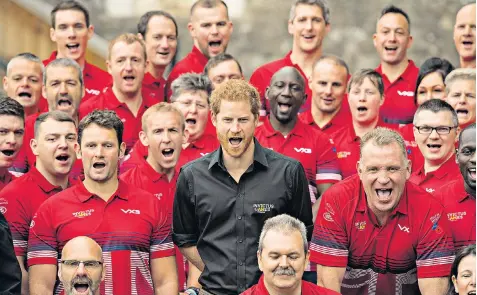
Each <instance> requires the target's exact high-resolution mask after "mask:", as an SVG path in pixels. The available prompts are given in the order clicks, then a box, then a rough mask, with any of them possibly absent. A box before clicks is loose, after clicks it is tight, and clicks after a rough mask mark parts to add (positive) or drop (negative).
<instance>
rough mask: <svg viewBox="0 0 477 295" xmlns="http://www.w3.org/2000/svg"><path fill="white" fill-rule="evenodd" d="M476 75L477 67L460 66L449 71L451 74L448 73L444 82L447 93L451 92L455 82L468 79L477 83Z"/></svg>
mask: <svg viewBox="0 0 477 295" xmlns="http://www.w3.org/2000/svg"><path fill="white" fill-rule="evenodd" d="M475 77H476V75H475V69H465V68H459V69H455V70H453V71H452V72H450V73H449V75H447V77H446V80H445V82H444V84H445V85H446V94H449V92H450V90H451V88H452V84H454V82H456V81H460V80H468V81H472V82H473V83H475Z"/></svg>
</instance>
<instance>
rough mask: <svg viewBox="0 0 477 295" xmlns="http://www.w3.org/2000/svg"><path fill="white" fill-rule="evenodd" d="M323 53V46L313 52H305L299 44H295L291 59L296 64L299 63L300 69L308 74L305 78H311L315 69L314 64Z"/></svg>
mask: <svg viewBox="0 0 477 295" xmlns="http://www.w3.org/2000/svg"><path fill="white" fill-rule="evenodd" d="M321 55H322V49H321V47H320V48H318V49H317V50H315V51H312V52H304V51H302V50H300V49H299V48H298V46H296V45H293V49H292V53H291V56H290V59H291V61H292V62H293V63H294V64H297V65H298V66H299V67H300V69H302V71H303V72H304V73H305V74H306V77H305V78H308V80H309V77H310V76H311V73H312V71H313V65H314V64H315V62H316V61H317V60H318V59H319V58H320V57H321Z"/></svg>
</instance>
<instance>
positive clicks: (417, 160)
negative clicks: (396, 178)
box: [399, 124, 424, 171]
mask: <svg viewBox="0 0 477 295" xmlns="http://www.w3.org/2000/svg"><path fill="white" fill-rule="evenodd" d="M413 129H414V125H413V124H407V125H403V126H400V127H399V133H401V135H402V138H404V143H405V144H406V149H407V154H408V155H409V159H410V160H411V161H412V171H416V170H417V169H419V167H421V166H422V165H424V157H423V156H422V153H421V150H419V147H418V146H417V143H416V140H415V139H414V130H413Z"/></svg>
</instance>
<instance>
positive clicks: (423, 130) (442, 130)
mask: <svg viewBox="0 0 477 295" xmlns="http://www.w3.org/2000/svg"><path fill="white" fill-rule="evenodd" d="M414 128H416V129H417V132H419V133H420V134H431V133H432V131H434V130H436V132H437V134H449V133H450V132H451V130H452V129H454V128H457V126H437V127H431V126H414Z"/></svg>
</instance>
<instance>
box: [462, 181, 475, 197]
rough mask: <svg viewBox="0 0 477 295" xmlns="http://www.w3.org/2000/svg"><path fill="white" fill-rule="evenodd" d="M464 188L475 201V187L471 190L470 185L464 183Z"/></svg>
mask: <svg viewBox="0 0 477 295" xmlns="http://www.w3.org/2000/svg"><path fill="white" fill-rule="evenodd" d="M464 188H465V191H466V192H467V193H468V194H469V195H470V196H471V197H472V198H474V200H475V187H474V188H471V187H470V185H468V184H467V182H465V181H464Z"/></svg>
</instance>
